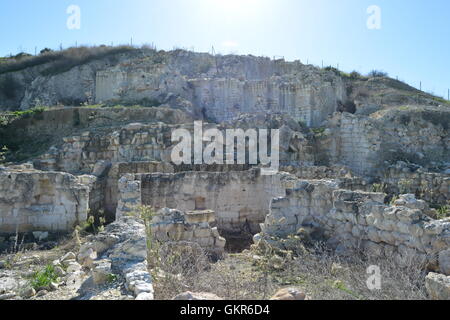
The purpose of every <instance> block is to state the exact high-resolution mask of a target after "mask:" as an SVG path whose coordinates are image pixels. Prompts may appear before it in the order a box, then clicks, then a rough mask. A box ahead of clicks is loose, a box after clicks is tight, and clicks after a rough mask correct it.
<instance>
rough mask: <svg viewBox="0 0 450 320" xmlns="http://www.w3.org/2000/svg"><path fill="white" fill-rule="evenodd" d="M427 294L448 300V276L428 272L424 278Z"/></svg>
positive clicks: (449, 298)
mask: <svg viewBox="0 0 450 320" xmlns="http://www.w3.org/2000/svg"><path fill="white" fill-rule="evenodd" d="M425 286H426V288H427V291H428V294H429V295H430V297H431V298H432V299H434V300H450V276H444V275H442V274H437V273H429V274H428V276H427V277H426V279H425Z"/></svg>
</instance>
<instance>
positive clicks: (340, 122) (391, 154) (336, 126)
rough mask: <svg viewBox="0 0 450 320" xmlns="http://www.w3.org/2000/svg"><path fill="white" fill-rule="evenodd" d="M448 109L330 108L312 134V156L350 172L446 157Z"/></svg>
mask: <svg viewBox="0 0 450 320" xmlns="http://www.w3.org/2000/svg"><path fill="white" fill-rule="evenodd" d="M449 117H450V113H449V112H448V110H446V109H443V110H436V109H433V108H425V107H422V108H419V107H418V108H415V109H414V108H412V107H411V109H407V110H406V111H403V110H384V111H380V112H379V113H376V114H372V115H371V116H370V117H367V116H361V115H352V114H349V113H336V114H335V115H334V117H333V118H331V119H329V121H328V123H327V128H324V132H323V133H321V134H320V135H317V136H316V138H317V139H316V141H317V143H318V145H317V150H318V151H317V156H318V157H319V158H321V159H324V161H325V162H327V163H326V165H332V164H341V165H345V166H348V167H350V169H351V170H353V171H354V172H355V173H356V174H360V175H369V176H374V175H379V176H380V175H381V174H382V171H383V170H384V169H385V168H386V166H387V165H390V164H393V163H396V162H397V161H400V160H402V161H407V162H411V163H417V164H420V165H430V164H431V163H433V162H438V163H439V162H442V161H448V159H449V158H450V149H449V147H448V146H449V145H450V134H449V127H448V121H446V119H449Z"/></svg>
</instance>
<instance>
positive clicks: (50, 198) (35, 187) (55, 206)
mask: <svg viewBox="0 0 450 320" xmlns="http://www.w3.org/2000/svg"><path fill="white" fill-rule="evenodd" d="M89 191H90V189H89V186H87V185H84V184H82V183H80V181H79V180H78V179H77V178H76V177H75V176H73V175H71V174H68V173H62V172H43V171H37V170H33V169H27V168H25V169H8V168H0V232H3V233H15V232H16V231H18V232H30V231H44V232H45V231H70V230H72V229H73V228H74V227H75V226H76V225H77V224H79V223H81V222H83V221H85V220H86V218H87V214H88V208H89V207H88V205H89ZM17 228H18V229H17Z"/></svg>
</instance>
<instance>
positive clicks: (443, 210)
mask: <svg viewBox="0 0 450 320" xmlns="http://www.w3.org/2000/svg"><path fill="white" fill-rule="evenodd" d="M436 211H437V219H438V220H442V219H445V218H448V217H450V206H440V207H438V208H437V209H436Z"/></svg>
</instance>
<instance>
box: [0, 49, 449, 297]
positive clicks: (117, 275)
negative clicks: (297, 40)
mask: <svg viewBox="0 0 450 320" xmlns="http://www.w3.org/2000/svg"><path fill="white" fill-rule="evenodd" d="M0 110H1V111H2V112H1V113H0V148H1V149H0V163H1V164H2V166H0V269H2V268H5V269H7V272H4V273H2V272H0V298H2V297H3V298H5V299H6V298H14V297H16V296H17V295H19V296H22V297H25V298H30V297H34V296H35V295H36V294H37V295H38V296H37V298H42V297H43V298H45V297H48V298H51V297H55V294H56V295H57V294H61V295H64V296H65V297H68V298H76V297H78V298H80V299H81V298H82V299H85V298H98V299H101V298H108V297H110V298H111V297H112V298H127V299H135V298H136V299H139V300H140V299H153V298H154V297H156V298H161V297H162V298H168V297H169V298H170V296H175V295H178V294H180V293H181V292H179V291H180V290H181V289H183V288H184V289H186V288H191V289H192V290H194V289H195V290H208V291H214V292H213V293H216V294H217V295H219V296H220V295H222V294H225V293H226V292H228V294H229V292H231V291H230V288H228V287H226V286H227V284H229V283H237V284H239V285H242V286H243V285H244V284H245V285H248V286H249V287H248V288H243V287H239V288H236V295H235V297H241V298H243V299H244V298H253V299H254V298H264V297H266V296H267V294H268V292H266V291H264V292H261V291H260V290H261V289H257V288H260V287H261V286H260V285H259V284H258V281H259V280H258V279H259V278H255V277H254V276H253V274H252V272H253V271H252V270H253V269H252V268H254V267H255V266H256V267H257V271H256V274H258V275H259V276H263V275H264V274H267V270H268V269H267V268H270V270H271V272H272V274H273V275H274V278H277V279H278V280H274V281H273V282H270V286H268V287H266V289H265V290H269V289H267V288H270V290H272V291H274V292H273V293H275V291H276V290H275V289H279V288H280V286H281V283H289V284H290V283H294V284H295V283H297V282H298V281H300V280H298V279H299V278H298V277H299V274H300V275H301V277H303V278H302V280H301V281H300V282H301V283H303V284H304V285H305V286H306V287H307V290H308V292H307V293H308V297H309V296H312V297H313V298H324V297H327V298H328V297H333V296H332V294H331V292H332V290H334V289H336V290H340V292H341V294H344V297H347V298H348V294H349V292H350V293H351V295H350V296H351V297H353V298H355V297H359V295H362V296H365V297H369V298H380V297H381V298H386V297H390V298H399V297H400V298H418V297H419V298H423V297H426V291H428V297H431V298H445V297H448V292H449V290H450V289H449V288H450V286H449V285H448V283H449V282H450V237H449V235H450V222H449V215H450V210H449V208H450V133H449V123H450V105H449V102H448V101H445V100H443V99H440V98H438V97H434V96H432V95H429V94H426V93H424V92H421V91H419V90H416V89H414V88H412V87H410V86H408V85H406V84H404V83H402V82H400V81H397V80H394V79H391V78H389V77H386V76H384V75H382V74H373V75H372V76H367V77H366V76H362V75H360V74H358V73H356V72H353V73H351V74H346V73H344V72H341V71H339V70H337V69H334V68H331V67H327V68H323V69H321V68H317V67H315V66H312V65H304V64H302V63H301V62H300V61H294V62H287V61H284V60H272V59H269V58H264V57H254V56H235V55H227V56H221V55H215V56H213V55H210V54H206V53H194V52H188V51H183V50H175V51H170V52H164V51H156V50H153V49H151V48H141V49H136V48H132V47H115V48H112V47H104V46H103V47H95V48H83V47H82V48H72V49H68V50H65V51H60V52H46V53H43V54H41V55H39V56H35V57H33V56H20V57H16V58H9V59H1V60H0ZM199 120H201V121H203V122H202V123H203V125H204V126H205V128H208V129H217V130H215V132H219V133H223V132H225V131H226V129H236V128H239V129H244V130H247V129H279V135H280V137H279V140H280V143H279V150H276V151H278V153H279V164H280V167H279V170H278V171H277V172H273V174H272V175H265V174H263V170H262V168H261V167H262V166H261V165H255V164H251V163H245V164H240V163H235V164H220V163H219V164H217V163H214V164H207V163H203V164H192V163H191V164H189V163H188V164H186V163H185V164H181V165H179V164H176V163H174V161H172V160H173V159H172V158H171V153H172V151H173V150H174V147H175V145H176V143H175V142H174V141H173V139H172V133H173V132H174V131H175V130H177V129H182V130H184V131H183V132H188V133H191V134H193V133H194V130H195V124H194V121H199ZM269 144H272V137H271V139H270V141H267V144H266V147H267V146H268V145H269ZM255 145H256V149H258V150H261V148H262V145H261V141H258V142H257V143H256V144H255ZM236 150H237V147H236ZM236 150H235V149H233V151H236ZM236 152H237V151H236ZM230 154H232V155H234V153H233V152H230ZM149 208H151V212H150V213H149V211H148V210H150V209H149ZM139 214H141V215H139ZM142 214H144V215H143V216H142ZM145 214H150V216H151V217H152V219H151V223H150V222H149V221H148V219H149V217H148V216H145ZM136 215H137V216H138V217H137V218H138V219H136ZM130 216H131V217H130ZM146 223H147V224H146ZM105 224H107V226H105ZM146 227H147V228H148V227H150V228H153V229H154V234H156V235H158V239H156V241H157V242H158V243H160V244H161V246H160V247H158V248H159V249H158V250H160V252H159V254H160V257H167V259H169V258H170V259H172V258H173V257H172V256H171V255H170V254H172V253H173V252H178V251H177V250H179V249H180V247H181V248H186V247H188V248H189V249H188V250H187V251H186V250H185V249H182V250H181V251H180V252H181V253H182V255H183V254H186V252H188V257H187V258H186V259H187V260H186V261H180V262H179V265H178V264H177V265H175V266H174V265H173V264H171V263H169V261H165V260H164V259H162V258H161V259H159V258H158V259H157V261H159V263H161V265H157V266H155V261H153V260H152V259H150V258H149V256H148V255H147V253H148V250H147V249H148V248H147V246H146V245H147V243H148V237H147V236H148V234H147V233H146V232H147V231H148V230H147V229H146ZM74 230H75V231H74ZM72 232H73V233H72ZM80 232H81V236H80ZM146 237H147V238H146ZM67 242H68V243H67ZM61 245H62V246H63V248H66V247H67V250H64V249H62V248H61V247H60V246H61ZM55 246H59V247H58V248H57V250H54V251H48V249H49V248H54V247H55ZM319 247H320V248H321V250H319V249H318V248H319ZM69 249H70V251H69ZM29 251H32V252H36V253H35V254H34V255H31V256H30V255H26V256H25V258H26V259H25V258H23V259H22V260H21V259H20V257H19V256H18V255H17V253H20V252H29ZM65 251H69V252H65ZM319 251H320V253H318V252H319ZM2 252H3V253H7V255H5V256H1V253H2ZM330 252H333V254H332V256H331V257H328V254H329V253H330ZM56 253H57V254H58V255H60V256H59V257H58V256H55V254H56ZM181 253H180V254H181ZM194 253H195V259H194V257H193V256H192V255H194ZM228 253H238V255H235V256H233V257H232V258H230V257H227V254H228ZM361 254H362V256H361ZM182 255H178V256H177V258H176V259H179V258H180V257H181V256H182ZM317 255H320V259H317V257H316V256H317ZM36 257H37V258H36ZM42 257H44V258H45V259H44V258H42ZM299 257H301V259H298V258H299ZM324 257H326V259H330V260H327V261H328V262H327V263H329V262H336V263H337V261H339V262H342V261H345V263H343V264H345V265H346V267H345V268H344V267H342V266H340V265H338V264H337V265H335V263H330V265H328V264H325V265H320V264H319V263H318V261H324V260H323V259H325V258H324ZM40 258H42V259H44V260H45V261H46V263H47V262H48V263H49V265H47V266H46V267H45V269H44V270H40V271H39V270H38V272H37V273H32V275H31V277H32V278H33V277H34V278H33V279H34V280H32V285H31V287H32V288H30V284H29V281H25V280H26V279H25V278H27V277H25V276H24V275H23V274H22V273H21V269H22V268H23V266H24V265H26V266H27V267H29V268H30V270H34V271H36V270H35V269H36V268H38V267H42V266H41V265H39V264H38V263H35V262H34V261H35V260H39V259H40ZM352 258H354V260H352ZM24 259H25V260H24ZM42 259H41V260H42ZM55 259H56V260H55ZM266 259H268V260H266ZM358 259H359V260H358ZM372 259H378V260H377V263H380V264H383V263H386V265H385V266H386V267H388V268H390V270H392V274H391V276H392V277H394V278H392V283H395V286H396V287H397V288H403V289H402V291H401V292H400V293H399V292H398V291H395V290H393V291H389V289H388V291H382V292H381V293H380V294H379V295H378V294H375V293H374V292H373V291H370V290H369V291H367V288H362V287H361V284H360V283H359V282H355V279H352V278H351V277H348V275H349V274H350V273H348V272H346V271H345V270H347V269H348V268H349V270H350V269H351V270H357V271H358V274H359V275H363V276H366V269H365V268H364V264H365V263H367V261H372ZM380 259H381V260H380ZM194 260H195V264H194V265H192V262H193V261H194ZM218 260H219V262H217V261H218ZM30 261H31V262H30ZM164 261H165V262H164ZM170 261H172V260H170ZM177 261H178V260H177ZM299 261H301V262H302V263H303V264H299V263H298V262H299ZM413 261H414V263H413ZM172 262H173V261H172ZM197 263H199V264H201V266H200V265H197ZM205 264H206V265H207V266H206V267H205ZM383 265H384V264H383ZM187 266H189V267H187ZM176 268H178V269H176ZM233 268H234V269H233ZM236 268H238V269H239V274H240V275H242V276H243V277H244V278H242V279H238V278H236V277H237V276H236V274H235V273H233V272H232V271H230V270H235V269H236ZM308 268H310V269H308ZM352 268H353V269H352ZM311 269H312V270H314V271H313V272H312V271H311ZM205 270H211V271H205ZM281 270H285V271H286V270H291V271H292V270H293V271H292V273H294V274H288V272H287V271H286V272H284V271H283V272H282V271H281ZM317 270H319V272H318V273H317V274H315V272H316V271H317ZM405 270H408V272H410V271H411V270H413V271H414V272H410V273H405V274H408V275H410V278H408V279H407V280H405V279H404V278H402V277H401V276H403V273H402V272H404V271H405ZM291 271H289V272H291ZM428 271H432V272H434V273H430V275H429V276H428V277H427V279H426V280H425V276H426V272H428ZM30 272H31V271H30ZM330 272H331V273H330ZM405 272H406V271H405ZM313 274H314V275H313ZM345 274H346V275H347V276H346V275H345ZM219 275H220V276H221V277H222V280H220V279H218V278H217V277H218V276H219ZM275 275H276V276H277V277H275ZM29 277H30V275H28V278H29ZM45 277H47V278H45ZM49 277H50V279H48V278H49ZM227 277H228V278H227ZM318 277H323V278H320V279H318ZM330 277H332V278H333V279H335V280H336V281H338V282H335V283H334V284H332V285H331V286H330V285H328V284H327V283H328V282H327V281H328V280H326V281H325V280H324V279H329V278H330ZM28 278H27V279H28ZM42 278H45V279H46V280H51V281H47V282H49V283H46V284H42V285H38V284H36V283H37V282H36V281H38V280H39V279H41V280H42ZM5 279H6V280H5ZM167 279H172V280H171V281H174V282H172V283H170V284H167V283H165V282H164V281H166V280H167ZM209 279H214V285H213V286H211V284H209V286H208V284H207V283H206V281H209ZM224 279H225V280H224ZM293 279H294V280H293ZM295 279H297V280H295ZM340 279H341V280H342V279H346V280H345V281H348V283H350V285H351V286H352V290H357V293H352V292H353V291H351V290H349V289H348V288H346V287H345V286H344V285H343V284H342V283H341V282H339V281H341V280H340ZM153 280H154V283H153V282H152V281H153ZM191 280H192V281H191ZM266 280H267V279H266ZM266 280H265V281H266ZM359 280H360V279H359ZM359 280H358V281H359ZM220 281H223V283H224V284H223V285H220V284H219V285H216V282H217V283H220ZM317 283H324V284H323V285H322V284H319V285H317ZM59 285H61V286H62V289H61V287H60V286H59ZM153 285H154V286H155V288H154V287H153ZM364 286H365V280H364ZM408 286H409V287H408ZM168 288H170V290H169V289H168ZM205 288H206V289H205ZM343 288H344V289H345V290H344V289H343ZM407 288H410V289H407ZM411 288H413V289H411ZM184 289H183V290H184ZM319 289H320V290H319ZM24 290H25V291H24ZM36 290H37V291H38V293H36V292H35V291H36ZM77 290H78V291H80V292H81V293H80V292H78V291H77ZM102 290H104V291H102ZM258 290H259V291H258ZM299 290H300V289H298V288H297V289H295V290H294V291H292V292H297V293H298V294H295V295H296V296H299V297H300V296H301V297H303V299H305V298H306V297H307V296H306V295H305V294H304V293H302V292H300V291H301V290H300V291H299ZM49 291H53V292H49ZM4 292H6V293H5V294H3V293H4ZM39 292H41V293H39ZM77 292H78V293H79V296H77V295H76V293H77ZM233 292H234V291H233ZM242 292H254V294H250V295H249V294H242ZM289 292H290V291H289ZM289 292H288V291H284V293H283V292H282V293H280V294H279V296H288V298H292V297H293V294H290V293H289ZM270 293H271V292H270ZM241 294H242V295H241ZM203 295H204V294H199V296H203ZM345 295H347V296H345ZM181 296H189V297H191V296H197V294H195V293H194V294H192V293H189V294H184V295H181ZM206 296H211V295H206ZM340 297H341V296H340Z"/></svg>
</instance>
